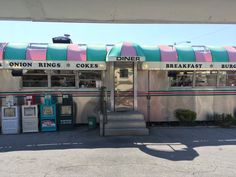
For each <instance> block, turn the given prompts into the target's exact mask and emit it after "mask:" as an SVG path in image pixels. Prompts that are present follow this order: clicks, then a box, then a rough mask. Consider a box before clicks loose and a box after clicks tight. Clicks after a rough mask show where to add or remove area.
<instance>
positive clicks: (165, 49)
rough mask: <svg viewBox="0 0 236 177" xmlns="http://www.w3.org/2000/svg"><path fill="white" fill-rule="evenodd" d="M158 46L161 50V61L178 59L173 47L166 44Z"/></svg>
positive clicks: (175, 60)
mask: <svg viewBox="0 0 236 177" xmlns="http://www.w3.org/2000/svg"><path fill="white" fill-rule="evenodd" d="M159 47H160V51H161V61H172V62H177V61H178V56H177V52H176V49H175V48H174V47H171V46H168V45H161V46H159Z"/></svg>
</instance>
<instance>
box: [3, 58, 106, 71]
mask: <svg viewBox="0 0 236 177" xmlns="http://www.w3.org/2000/svg"><path fill="white" fill-rule="evenodd" d="M2 67H3V68H5V69H50V70H53V69H58V70H76V69H77V70H94V69H96V70H105V69H106V64H105V62H75V61H70V62H67V61H55V62H52V61H22V60H21V61H20V60H17V61H10V60H7V61H3V63H2Z"/></svg>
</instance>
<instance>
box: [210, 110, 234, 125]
mask: <svg viewBox="0 0 236 177" xmlns="http://www.w3.org/2000/svg"><path fill="white" fill-rule="evenodd" d="M210 118H211V120H213V121H215V123H216V124H217V125H219V126H220V127H224V128H229V127H230V126H232V125H233V124H235V121H236V120H235V118H234V117H233V116H232V115H231V114H224V113H223V114H218V113H214V114H213V115H212V116H210Z"/></svg>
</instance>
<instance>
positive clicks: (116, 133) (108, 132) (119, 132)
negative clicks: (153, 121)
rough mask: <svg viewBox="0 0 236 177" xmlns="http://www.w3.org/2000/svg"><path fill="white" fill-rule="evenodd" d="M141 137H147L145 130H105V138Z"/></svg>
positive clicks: (147, 133)
mask: <svg viewBox="0 0 236 177" xmlns="http://www.w3.org/2000/svg"><path fill="white" fill-rule="evenodd" d="M135 135H136V136H142V135H149V130H148V129H147V128H116V129H115V128H111V129H106V131H105V136H135Z"/></svg>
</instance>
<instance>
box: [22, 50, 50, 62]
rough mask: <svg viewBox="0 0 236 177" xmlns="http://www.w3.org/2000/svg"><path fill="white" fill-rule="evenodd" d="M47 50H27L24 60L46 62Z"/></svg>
mask: <svg viewBox="0 0 236 177" xmlns="http://www.w3.org/2000/svg"><path fill="white" fill-rule="evenodd" d="M46 53H47V49H35V48H27V50H26V60H46Z"/></svg>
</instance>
